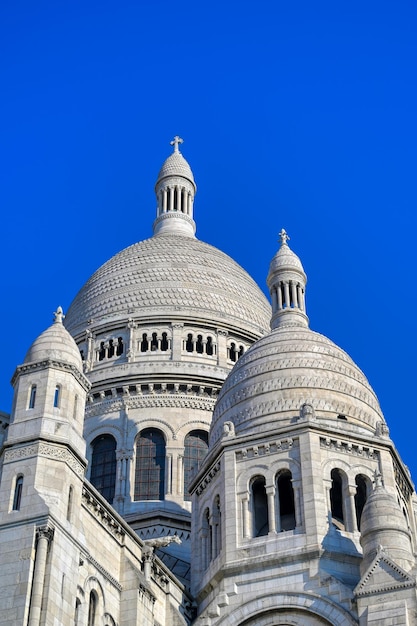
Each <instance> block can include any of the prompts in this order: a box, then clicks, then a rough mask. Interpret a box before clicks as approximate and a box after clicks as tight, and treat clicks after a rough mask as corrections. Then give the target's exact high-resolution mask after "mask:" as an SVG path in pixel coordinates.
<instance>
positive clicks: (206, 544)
mask: <svg viewBox="0 0 417 626" xmlns="http://www.w3.org/2000/svg"><path fill="white" fill-rule="evenodd" d="M202 539H203V541H202V549H203V554H202V557H203V559H202V560H203V569H206V568H207V567H208V566H209V563H210V561H211V553H212V528H211V524H210V511H209V509H206V510H205V511H204V513H203V536H202Z"/></svg>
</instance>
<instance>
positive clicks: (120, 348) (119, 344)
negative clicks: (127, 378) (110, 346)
mask: <svg viewBox="0 0 417 626" xmlns="http://www.w3.org/2000/svg"><path fill="white" fill-rule="evenodd" d="M121 354H123V339H122V337H119V338H118V339H117V346H116V356H120V355H121Z"/></svg>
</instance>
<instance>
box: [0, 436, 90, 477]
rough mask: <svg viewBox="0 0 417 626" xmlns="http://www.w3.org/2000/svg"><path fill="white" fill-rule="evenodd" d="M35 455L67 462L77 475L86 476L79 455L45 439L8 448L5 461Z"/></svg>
mask: <svg viewBox="0 0 417 626" xmlns="http://www.w3.org/2000/svg"><path fill="white" fill-rule="evenodd" d="M33 456H43V457H46V458H48V459H52V460H55V461H62V462H63V463H66V464H67V465H68V466H69V467H70V468H71V469H72V470H73V471H74V472H75V473H76V474H77V476H79V477H80V478H83V477H84V470H85V467H84V465H83V464H82V463H80V461H79V460H78V459H77V457H76V456H75V455H74V454H72V452H71V451H70V450H69V449H68V448H66V447H64V446H61V445H57V444H53V443H46V442H44V441H38V442H37V443H31V444H29V445H27V446H19V447H18V448H12V449H10V450H6V452H5V455H4V460H5V463H8V462H11V461H19V460H21V459H26V458H30V457H33Z"/></svg>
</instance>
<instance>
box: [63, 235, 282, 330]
mask: <svg viewBox="0 0 417 626" xmlns="http://www.w3.org/2000/svg"><path fill="white" fill-rule="evenodd" d="M164 315H166V316H167V317H168V318H169V317H173V316H182V317H183V318H187V317H188V318H193V317H194V318H195V317H197V318H198V319H200V320H201V319H206V320H207V321H210V322H211V323H213V322H214V323H218V324H220V325H224V324H228V325H230V324H234V325H237V326H239V327H241V328H243V329H252V330H253V329H254V328H255V329H256V332H259V331H261V332H266V331H267V329H268V328H269V322H270V317H271V309H270V306H269V304H268V301H267V299H266V298H265V296H264V294H263V293H262V291H261V290H260V289H259V287H258V286H257V285H256V283H255V282H254V280H253V279H252V278H251V277H250V276H249V274H248V273H247V272H246V271H245V270H244V269H243V268H242V267H240V265H238V264H237V263H235V261H233V259H231V258H230V257H229V256H227V255H226V254H224V253H223V252H221V251H220V250H218V249H217V248H214V247H213V246H210V245H208V244H206V243H203V242H201V241H199V240H198V239H194V238H191V237H184V236H180V235H168V234H164V235H157V236H154V237H151V238H150V239H146V240H145V241H142V242H140V243H136V244H134V245H132V246H130V247H129V248H126V249H125V250H123V251H122V252H120V253H119V254H117V255H116V256H114V257H113V258H112V259H110V260H109V261H108V262H107V263H105V264H104V265H103V266H102V267H101V268H100V269H98V270H97V271H96V272H95V273H94V274H93V276H92V277H91V278H90V279H89V280H88V282H87V283H86V284H85V285H84V287H83V288H82V289H81V291H80V292H79V293H78V295H77V296H76V297H75V299H74V301H73V302H72V304H71V306H70V308H69V310H68V313H67V316H66V319H65V325H66V327H67V328H68V330H69V331H70V332H71V333H72V334H73V335H74V334H77V333H79V332H83V331H85V329H86V328H87V325H88V323H89V320H92V323H93V324H94V325H96V324H98V323H101V322H104V321H106V322H107V321H119V320H127V319H128V318H130V317H135V318H136V319H138V318H149V317H157V318H159V319H161V317H164Z"/></svg>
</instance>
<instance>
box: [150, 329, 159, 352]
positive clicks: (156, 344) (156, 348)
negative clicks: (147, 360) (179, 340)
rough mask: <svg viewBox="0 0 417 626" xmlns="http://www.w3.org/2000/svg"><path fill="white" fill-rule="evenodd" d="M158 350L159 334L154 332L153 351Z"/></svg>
mask: <svg viewBox="0 0 417 626" xmlns="http://www.w3.org/2000/svg"><path fill="white" fill-rule="evenodd" d="M156 350H158V335H157V333H152V340H151V351H152V352H156Z"/></svg>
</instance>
